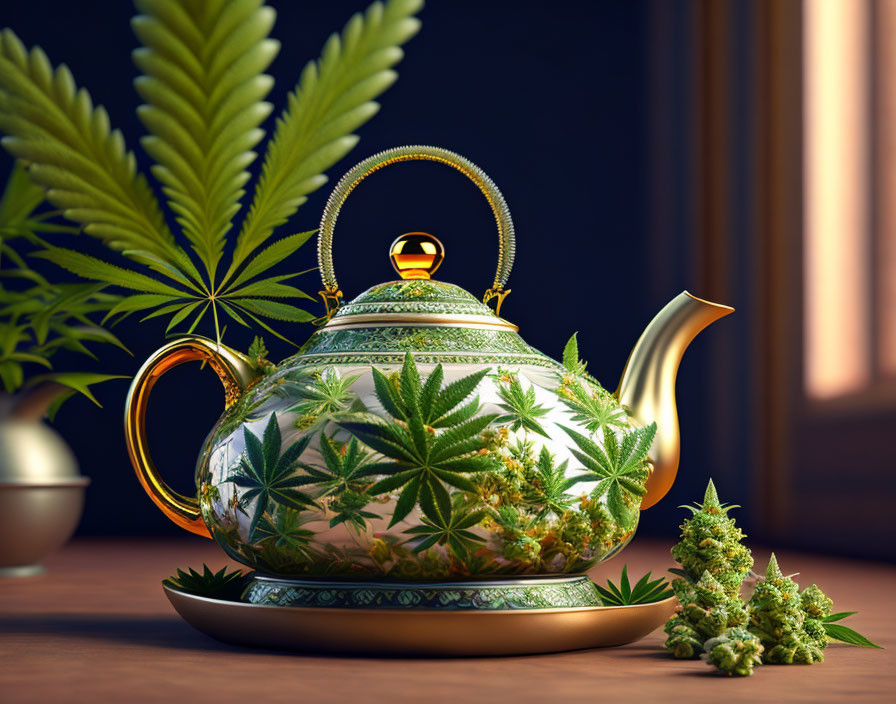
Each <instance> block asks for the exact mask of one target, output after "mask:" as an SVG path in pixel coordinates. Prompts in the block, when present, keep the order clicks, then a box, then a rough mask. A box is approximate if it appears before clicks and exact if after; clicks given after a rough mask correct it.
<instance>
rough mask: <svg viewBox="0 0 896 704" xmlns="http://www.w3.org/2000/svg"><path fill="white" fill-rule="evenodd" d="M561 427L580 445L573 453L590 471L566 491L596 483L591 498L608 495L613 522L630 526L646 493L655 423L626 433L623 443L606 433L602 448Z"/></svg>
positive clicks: (573, 479)
mask: <svg viewBox="0 0 896 704" xmlns="http://www.w3.org/2000/svg"><path fill="white" fill-rule="evenodd" d="M560 427H561V428H563V430H564V431H566V433H567V435H569V437H571V438H572V439H573V441H574V442H575V443H576V445H578V447H579V449H578V450H577V449H575V448H572V449H571V452H572V454H573V455H575V457H576V459H578V460H579V462H581V463H582V464H583V465H584V466H585V469H587V470H588V472H587V473H586V474H583V475H580V476H577V477H572V478H571V479H569V480H568V482H567V488H569V487H570V486H573V485H575V484H578V483H579V482H587V481H596V482H597V486H596V487H595V489H594V491H593V492H592V497H594V498H599V497H601V496H603V495H604V494H606V495H607V508H608V509H609V511H610V514H611V515H612V516H613V519H614V520H615V521H616V522H617V523H619V524H620V525H623V526H630V525H631V523H632V520H633V517H634V515H635V513H636V512H637V510H638V507H639V506H640V504H641V497H642V496H644V494H646V493H647V490H646V489H645V488H644V485H645V483H646V482H647V477H648V475H649V472H648V469H647V454H648V452H650V446H651V444H652V443H653V438H654V436H655V435H656V423H651V424H650V425H649V426H647V427H646V428H636V429H634V430H631V431H629V432H627V433H625V434H624V436H623V440H622V443H620V442H619V441H618V440H617V439H616V435H615V433H610V432H608V433H604V446H603V448H601V447H600V446H599V445H598V444H597V443H595V442H594V441H593V440H591V439H590V438H586V437H585V436H584V435H581V434H580V433H577V432H576V431H575V430H571V429H570V428H566V427H563V426H560Z"/></svg>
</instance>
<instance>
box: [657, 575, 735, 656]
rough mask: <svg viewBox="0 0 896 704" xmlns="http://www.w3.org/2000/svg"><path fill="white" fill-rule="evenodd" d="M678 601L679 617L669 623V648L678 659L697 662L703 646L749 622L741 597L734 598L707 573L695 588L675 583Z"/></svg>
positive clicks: (680, 581) (685, 583) (674, 617)
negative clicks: (706, 642) (691, 659)
mask: <svg viewBox="0 0 896 704" xmlns="http://www.w3.org/2000/svg"><path fill="white" fill-rule="evenodd" d="M672 589H673V591H674V592H675V596H676V597H678V607H677V612H676V615H675V616H673V617H672V618H671V619H669V621H668V622H667V623H666V627H665V630H666V633H667V634H668V636H669V637H668V638H667V639H666V648H668V649H669V650H671V651H672V654H673V655H674V656H675V657H676V658H683V659H684V658H696V657H698V656H699V655H700V653H702V652H703V650H704V646H703V644H704V642H705V641H706V640H707V639H709V638H713V637H715V636H719V635H721V634H722V633H724V632H725V631H726V630H727V629H729V628H731V627H733V626H742V625H744V624H745V623H746V621H747V612H746V609H745V608H744V604H743V602H742V601H741V599H740V597H739V596H731V595H729V594H728V593H727V592H726V591H725V588H724V587H723V586H722V583H721V582H719V580H717V579H716V578H715V577H713V576H712V575H711V574H710V573H709V572H708V571H706V570H704V572H703V576H702V577H700V580H699V581H698V582H697V583H696V584H691V583H689V582H688V581H687V580H684V579H676V580H675V581H673V582H672Z"/></svg>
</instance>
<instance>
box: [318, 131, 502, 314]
mask: <svg viewBox="0 0 896 704" xmlns="http://www.w3.org/2000/svg"><path fill="white" fill-rule="evenodd" d="M400 161H435V162H438V163H440V164H445V165H447V166H450V167H452V168H454V169H457V170H458V171H460V172H461V173H462V174H463V175H464V176H466V177H467V178H469V179H470V180H471V181H472V182H473V183H475V184H476V186H477V187H478V188H479V190H480V191H482V194H483V195H484V196H485V198H486V200H488V204H489V205H490V206H491V209H492V212H493V213H494V215H495V222H497V224H498V270H497V272H496V273H495V281H494V283H493V284H492V287H491V288H490V289H489V290H488V291H486V293H485V296H484V300H485V301H488V300H490V299H491V298H497V299H498V304H499V305H500V303H501V302H502V301H503V300H504V296H506V295H507V294H508V293H509V291H506V290H505V289H504V287H505V285H506V284H507V279H508V277H509V276H510V268H511V267H512V266H513V258H514V255H515V253H516V238H515V235H514V231H513V220H512V219H511V217H510V209H509V208H508V207H507V202H506V201H505V200H504V196H503V195H501V191H500V190H498V187H497V186H496V185H495V183H494V182H493V181H492V180H491V179H490V178H489V177H488V175H486V173H485V172H484V171H483V170H482V169H480V168H479V167H478V166H476V164H474V163H473V162H472V161H470V160H469V159H466V158H464V157H462V156H461V155H460V154H456V153H455V152H452V151H449V150H447V149H442V148H441V147H429V146H425V145H412V146H407V147H394V148H393V149H387V150H385V151H382V152H379V153H378V154H374V155H373V156H371V157H368V158H367V159H365V160H364V161H362V162H361V163H359V164H358V165H356V166H355V167H354V168H352V169H351V170H350V171H349V172H348V173H346V174H345V176H343V177H342V178H341V179H340V180H339V183H337V184H336V188H334V189H333V192H332V193H331V194H330V198H329V200H328V201H327V206H326V208H324V214H323V217H322V218H321V221H320V234H319V235H318V239H317V260H318V264H319V265H320V272H321V278H322V279H323V283H324V290H323V291H321V295H322V296H324V301H325V302H326V303H327V313H328V317H329V316H330V315H332V312H331V310H330V308H331V306H330V301H332V302H333V303H334V304H335V305H338V304H339V299H340V298H341V297H342V292H341V291H340V290H339V284H338V283H337V282H336V272H335V271H334V270H333V229H334V228H335V226H336V218H338V217H339V211H340V210H341V209H342V204H343V203H344V202H345V199H346V198H348V195H349V193H351V192H352V191H353V190H354V189H355V187H356V186H357V185H358V184H359V183H361V181H363V180H364V179H365V178H367V177H368V176H370V174H372V173H373V172H375V171H379V170H380V169H382V168H383V167H384V166H388V165H389V164H397V163H398V162H400ZM333 312H335V307H334V308H333Z"/></svg>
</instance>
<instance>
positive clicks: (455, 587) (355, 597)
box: [243, 577, 601, 611]
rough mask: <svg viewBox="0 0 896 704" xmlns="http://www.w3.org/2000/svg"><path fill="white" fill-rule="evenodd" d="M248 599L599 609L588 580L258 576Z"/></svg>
mask: <svg viewBox="0 0 896 704" xmlns="http://www.w3.org/2000/svg"><path fill="white" fill-rule="evenodd" d="M243 599H244V601H248V602H250V603H252V604H264V605H272V606H297V607H317V608H334V607H335V608H354V609H421V608H423V609H435V610H439V611H498V610H508V609H510V610H517V609H563V608H575V607H581V606H600V605H601V604H600V599H599V598H598V595H597V590H596V589H595V586H594V583H593V582H592V581H591V580H590V579H588V578H587V577H576V578H565V579H557V580H552V581H545V582H537V581H533V582H526V583H519V582H509V583H503V584H502V583H490V584H489V583H485V584H483V583H475V582H473V583H468V584H445V585H436V584H419V585H415V584H402V585H401V586H400V587H398V586H396V585H394V584H382V583H381V584H370V583H367V584H364V583H361V584H346V583H345V582H298V581H284V580H276V579H271V578H267V577H256V578H255V579H254V580H253V581H252V582H251V583H250V585H249V587H248V588H247V589H246V592H245V594H244V597H243Z"/></svg>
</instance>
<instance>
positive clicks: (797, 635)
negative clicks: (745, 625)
mask: <svg viewBox="0 0 896 704" xmlns="http://www.w3.org/2000/svg"><path fill="white" fill-rule="evenodd" d="M819 591H820V590H819ZM808 601H809V602H811V603H812V605H813V610H814V606H815V605H817V604H818V602H819V599H818V597H817V596H816V595H815V594H814V593H813V594H810V596H809V597H808ZM749 609H750V625H749V629H750V631H751V632H752V633H753V634H754V635H756V636H757V637H758V638H759V640H760V641H762V645H763V647H764V648H765V653H764V654H763V658H762V659H763V662H765V663H771V664H775V665H789V664H791V663H805V664H808V665H811V664H812V663H815V662H821V661H823V660H824V653H823V650H824V648H825V646H826V645H827V638H825V637H824V636H823V635H821V634H822V633H823V630H824V629H823V627H822V628H820V629H819V628H817V627H816V625H818V626H820V621H818V619H808V620H809V621H811V622H813V623H809V624H808V630H807V627H806V626H807V624H806V620H807V619H806V612H805V611H804V610H803V605H802V600H801V595H800V592H799V585H798V584H797V583H796V582H794V581H793V580H792V579H791V578H790V577H785V576H784V575H783V574H782V572H781V569H780V568H779V567H778V561H777V559H776V558H775V555H774V553H772V556H771V559H769V562H768V568H767V570H766V573H765V579H763V580H760V582H759V584H757V585H756V589H755V590H754V591H753V596H751V597H750V602H749ZM819 631H821V633H820V632H819Z"/></svg>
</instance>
